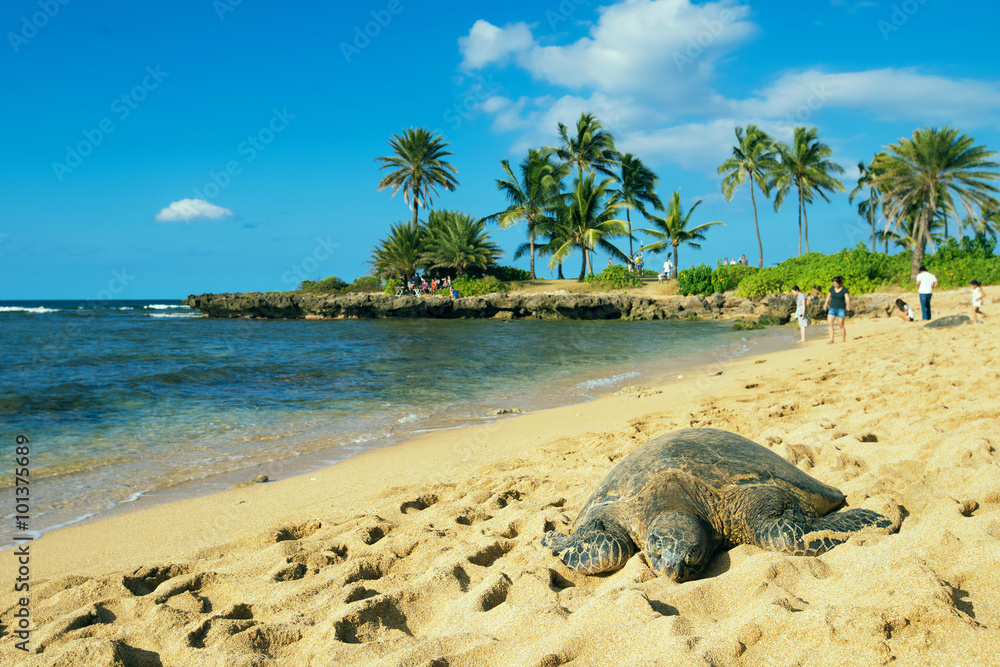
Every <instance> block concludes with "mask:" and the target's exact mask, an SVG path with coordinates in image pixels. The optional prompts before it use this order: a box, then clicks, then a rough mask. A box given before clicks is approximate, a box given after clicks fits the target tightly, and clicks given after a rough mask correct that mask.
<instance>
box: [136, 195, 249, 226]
mask: <svg viewBox="0 0 1000 667" xmlns="http://www.w3.org/2000/svg"><path fill="white" fill-rule="evenodd" d="M234 215H236V214H235V213H233V212H232V211H230V210H229V209H228V208H222V207H221V206H216V205H215V204H212V203H210V202H207V201H205V200H203V199H181V200H180V201H175V202H174V203H173V204H171V205H170V206H168V207H166V208H164V209H161V210H160V212H159V213H157V214H156V218H154V219H155V220H156V221H157V222H190V221H192V220H222V219H223V218H231V217H233V216H234Z"/></svg>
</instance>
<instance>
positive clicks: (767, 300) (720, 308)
mask: <svg viewBox="0 0 1000 667" xmlns="http://www.w3.org/2000/svg"><path fill="white" fill-rule="evenodd" d="M184 303H185V304H187V305H188V306H190V307H191V308H194V309H196V310H200V311H201V312H202V313H204V314H205V315H206V316H208V317H248V318H269V319H382V318H388V317H392V318H436V319H452V318H476V319H489V318H497V319H518V320H523V319H533V320H561V319H568V320H617V319H622V320H665V319H696V318H697V319H719V318H724V319H729V318H744V319H757V318H760V317H764V316H766V317H767V318H768V319H770V321H772V322H777V323H785V322H787V321H788V320H789V319H790V318H791V316H792V315H793V314H794V312H795V299H794V298H792V296H791V295H789V294H769V295H767V296H765V297H763V298H759V299H748V298H742V297H736V296H731V295H725V294H718V293H716V294H713V295H711V296H701V295H692V296H668V297H660V298H655V299H654V298H651V297H647V296H634V295H630V294H569V293H560V294H501V293H497V294H488V295H486V296H471V297H462V298H458V299H452V298H450V297H447V296H438V295H433V296H425V297H418V296H399V297H394V296H386V295H383V294H342V295H337V296H324V295H316V294H299V293H295V292H266V293H258V292H247V293H242V294H228V293H227V294H199V295H190V296H188V297H187V298H186V299H185V300H184ZM821 306H822V301H817V302H812V303H810V304H809V309H810V310H809V315H810V317H811V318H812V319H814V320H815V319H823V318H824V317H825V315H826V314H825V313H824V312H823V310H822V308H821ZM851 306H852V313H850V315H852V316H867V317H885V316H888V315H889V314H891V309H892V299H891V298H890V297H888V296H886V295H882V294H865V295H859V296H856V297H853V298H852V299H851Z"/></svg>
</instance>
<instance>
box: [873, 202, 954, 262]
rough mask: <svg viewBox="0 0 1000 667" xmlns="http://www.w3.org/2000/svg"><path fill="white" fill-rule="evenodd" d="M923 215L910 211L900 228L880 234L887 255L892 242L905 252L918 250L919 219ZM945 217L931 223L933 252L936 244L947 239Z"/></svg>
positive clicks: (937, 217)
mask: <svg viewBox="0 0 1000 667" xmlns="http://www.w3.org/2000/svg"><path fill="white" fill-rule="evenodd" d="M920 216H921V214H920V212H918V211H910V212H909V213H908V214H907V215H906V217H905V218H904V219H903V220H901V221H900V223H899V226H898V227H897V228H895V229H889V228H886V229H884V230H883V231H880V232H878V238H879V240H880V241H884V242H885V244H886V254H888V252H889V251H888V245H889V242H890V241H891V242H892V243H894V244H896V245H897V246H899V247H900V248H903V249H904V250H913V249H914V248H916V246H917V243H918V242H919V239H918V237H917V231H918V230H917V226H918V224H919V222H918V221H919V218H920ZM944 224H945V223H944V216H941V215H939V216H936V217H935V218H934V220H933V221H932V222H931V229H930V236H929V240H930V244H931V249H932V250H933V248H934V244H935V243H941V242H942V241H944V240H945V239H946V238H947V237H945V236H944V234H942V230H943V229H944Z"/></svg>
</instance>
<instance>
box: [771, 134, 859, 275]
mask: <svg viewBox="0 0 1000 667" xmlns="http://www.w3.org/2000/svg"><path fill="white" fill-rule="evenodd" d="M775 149H776V150H777V152H778V155H779V157H780V158H781V162H780V163H779V165H778V168H777V169H776V170H775V171H774V173H773V175H772V177H773V179H774V183H773V185H774V186H776V187H777V192H776V193H775V196H774V210H775V211H777V210H778V209H780V208H781V204H782V202H783V201H784V199H785V195H787V194H788V191H789V190H791V188H792V186H793V185H794V186H795V189H796V191H797V192H798V195H799V254H800V255H801V254H802V239H803V238H805V242H806V252H809V216H808V215H807V214H806V204H809V203H812V200H813V196H814V195H817V194H818V195H819V196H820V197H822V198H823V200H824V201H826V202H827V203H829V202H830V200H829V199H828V198H827V196H826V194H825V193H824V192H823V191H824V190H830V191H834V190H836V191H837V192H843V191H844V184H843V183H841V182H840V181H838V180H837V179H836V178H834V177H833V176H831V175H830V173H831V172H833V173H838V174H840V173H843V172H844V168H843V167H841V166H840V165H839V164H837V163H836V162H833V161H832V160H830V159H829V158H830V156H831V155H833V150H832V149H831V148H830V147H829V146H827V145H826V144H824V143H823V142H821V141H820V140H819V133H818V130H817V129H816V128H814V127H813V128H806V127H805V126H800V127H797V128H795V135H794V140H793V142H792V146H791V147H789V146H786V145H785V144H782V143H777V144H775ZM803 221H804V224H803Z"/></svg>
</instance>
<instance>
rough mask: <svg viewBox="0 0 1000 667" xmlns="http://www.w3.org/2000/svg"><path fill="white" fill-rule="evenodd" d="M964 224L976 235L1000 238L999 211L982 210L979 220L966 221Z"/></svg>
mask: <svg viewBox="0 0 1000 667" xmlns="http://www.w3.org/2000/svg"><path fill="white" fill-rule="evenodd" d="M965 223H966V224H967V225H969V226H970V227H971V228H972V231H973V232H975V233H976V234H980V233H982V234H984V235H986V236H992V237H993V238H996V237H997V236H1000V211H998V210H997V209H995V208H988V209H984V210H983V212H982V215H981V216H980V219H979V220H976V221H973V220H971V219H966V221H965Z"/></svg>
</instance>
